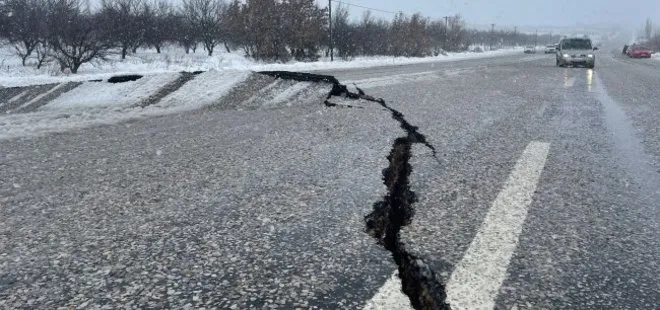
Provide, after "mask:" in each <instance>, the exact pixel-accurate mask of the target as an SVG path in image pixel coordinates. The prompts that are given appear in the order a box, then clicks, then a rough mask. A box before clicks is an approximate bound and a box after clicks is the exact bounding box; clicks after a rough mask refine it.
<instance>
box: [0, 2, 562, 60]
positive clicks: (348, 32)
mask: <svg viewBox="0 0 660 310" xmlns="http://www.w3.org/2000/svg"><path fill="white" fill-rule="evenodd" d="M177 3H178V4H176V5H175V4H171V3H170V2H167V1H162V0H155V1H149V0H102V1H101V3H100V5H99V6H95V7H90V1H81V0H4V1H0V39H1V40H2V42H3V44H4V45H9V46H11V47H12V49H13V50H14V51H15V54H16V56H17V57H20V60H21V64H22V65H23V66H34V67H36V68H41V67H42V66H44V65H45V64H49V63H54V64H56V66H58V68H59V70H60V71H62V72H68V73H76V72H77V71H78V69H79V68H80V66H81V65H82V64H85V63H89V62H94V61H103V60H105V59H107V57H108V55H110V54H119V55H121V59H125V58H126V56H127V55H130V54H134V53H136V51H137V49H138V48H141V47H142V48H153V49H155V50H156V51H157V53H161V50H162V49H163V47H164V46H170V45H172V44H176V45H179V46H180V47H181V48H182V49H183V50H185V52H186V53H198V52H199V53H205V54H206V55H208V56H213V55H214V53H217V51H218V49H221V50H222V51H226V52H235V51H241V52H242V53H243V54H244V55H245V56H246V57H249V58H251V59H254V60H259V61H265V62H288V61H290V60H297V61H316V60H318V59H319V57H321V56H328V55H329V54H330V46H331V44H330V43H331V42H330V36H329V32H330V24H331V23H330V17H329V14H328V10H327V8H326V7H318V6H317V5H316V1H314V0H244V1H241V0H234V1H224V0H182V1H181V2H177ZM332 30H333V31H332V32H333V36H332V37H333V39H332V43H333V44H332V46H334V48H333V53H334V54H335V55H336V56H338V57H340V58H342V59H351V58H353V57H358V56H406V57H426V56H437V55H439V54H441V53H443V52H445V51H450V52H454V51H465V50H467V49H468V47H469V46H471V45H474V44H477V45H493V46H502V45H508V46H514V45H525V44H530V43H533V42H535V41H538V42H555V41H557V39H558V37H557V38H555V37H552V36H550V35H545V36H538V37H535V35H534V34H525V33H516V32H515V31H486V30H475V29H468V28H467V27H466V25H465V21H464V20H463V19H462V18H461V17H460V16H453V17H447V18H445V19H441V20H432V19H429V18H426V17H424V16H422V15H421V14H419V13H417V14H413V15H406V14H402V13H400V14H397V15H396V16H394V17H393V18H392V19H391V20H386V19H382V18H375V17H373V16H372V15H371V14H370V13H369V12H366V13H365V14H363V16H362V17H361V18H360V19H359V20H356V21H352V20H350V19H349V12H348V9H347V7H342V6H337V7H334V8H333V14H332Z"/></svg>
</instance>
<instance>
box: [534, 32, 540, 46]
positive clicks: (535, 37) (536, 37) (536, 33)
mask: <svg viewBox="0 0 660 310" xmlns="http://www.w3.org/2000/svg"><path fill="white" fill-rule="evenodd" d="M538 40H539V30H538V29H536V32H534V47H536V43H538Z"/></svg>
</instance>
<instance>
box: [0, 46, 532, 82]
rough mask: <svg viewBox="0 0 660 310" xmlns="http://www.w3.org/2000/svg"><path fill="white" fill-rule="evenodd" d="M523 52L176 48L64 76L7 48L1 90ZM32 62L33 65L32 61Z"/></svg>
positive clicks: (1, 60) (2, 53)
mask: <svg viewBox="0 0 660 310" xmlns="http://www.w3.org/2000/svg"><path fill="white" fill-rule="evenodd" d="M520 52H521V49H514V48H511V49H501V50H497V51H485V52H481V53H475V52H465V53H447V55H446V56H445V55H440V56H437V57H424V58H409V57H388V56H373V57H355V58H352V59H350V60H342V59H339V58H335V61H333V62H331V61H330V59H329V58H325V57H324V58H321V59H320V60H319V61H316V62H295V61H293V62H289V63H275V64H273V63H263V62H257V61H253V60H251V59H248V58H246V57H245V56H243V55H242V52H241V51H235V52H232V53H227V52H225V51H224V50H222V49H218V50H216V51H215V52H214V55H213V56H211V57H209V56H207V55H206V54H205V51H203V50H201V49H200V50H197V52H196V53H192V52H191V53H190V54H186V53H185V52H184V51H183V49H181V48H180V47H177V46H170V47H165V48H164V49H163V50H162V53H161V54H158V53H156V51H155V50H153V49H140V50H138V52H137V53H136V54H134V55H129V56H127V57H126V59H124V60H121V59H120V57H119V55H117V54H113V55H111V56H110V57H109V59H108V60H107V61H96V62H94V63H88V64H83V66H82V67H81V68H80V70H79V73H78V74H71V75H68V76H64V75H62V74H61V73H60V72H59V68H58V66H57V65H56V64H54V63H51V64H47V65H45V66H44V67H43V68H41V69H39V70H37V69H36V68H35V67H34V66H27V67H23V66H22V65H21V63H20V58H19V57H18V56H16V55H15V53H14V51H13V50H12V49H11V48H9V47H8V46H4V47H1V48H0V86H5V87H9V86H22V85H31V84H45V83H54V82H62V81H86V80H91V79H106V78H108V77H110V76H113V75H118V74H127V73H138V74H149V73H163V72H180V71H207V70H218V71H220V70H248V71H249V70H251V71H260V70H290V71H315V70H327V69H350V68H364V67H375V66H383V65H401V64H413V63H426V62H438V61H455V60H463V59H473V58H485V57H495V56H501V55H509V54H515V53H520ZM29 62H34V60H30V61H29Z"/></svg>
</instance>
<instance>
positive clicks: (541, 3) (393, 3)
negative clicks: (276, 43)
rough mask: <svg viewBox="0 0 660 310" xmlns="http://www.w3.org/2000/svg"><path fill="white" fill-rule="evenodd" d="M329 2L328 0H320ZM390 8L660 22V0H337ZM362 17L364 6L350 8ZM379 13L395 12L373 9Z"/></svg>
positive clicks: (530, 19) (485, 16)
mask: <svg viewBox="0 0 660 310" xmlns="http://www.w3.org/2000/svg"><path fill="white" fill-rule="evenodd" d="M317 1H319V3H323V2H325V3H327V0H317ZM337 1H343V2H348V3H353V4H358V5H363V6H368V7H374V8H379V9H383V10H387V11H399V10H401V11H403V12H404V13H414V12H421V13H422V14H424V15H426V16H430V17H442V16H445V15H454V14H461V15H462V16H463V17H464V18H465V19H466V21H467V22H468V23H469V24H477V25H488V24H491V23H495V24H498V25H502V26H504V25H509V26H514V25H515V26H549V25H555V26H571V25H575V24H577V23H579V24H598V25H604V24H607V25H612V24H617V25H628V26H636V25H641V24H642V23H643V22H644V20H645V19H646V17H651V18H652V19H654V18H655V19H656V21H655V22H656V23H657V24H660V0H633V1H625V0H345V1H344V0H337ZM350 10H351V15H352V16H353V17H356V18H357V17H359V16H361V15H362V11H363V9H361V8H357V7H350ZM373 13H374V14H376V15H378V16H383V17H390V16H392V15H391V14H387V13H378V12H373Z"/></svg>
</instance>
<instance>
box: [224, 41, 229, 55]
mask: <svg viewBox="0 0 660 310" xmlns="http://www.w3.org/2000/svg"><path fill="white" fill-rule="evenodd" d="M223 44H224V45H225V49H226V50H227V53H231V50H230V49H229V45H227V42H224V43H223Z"/></svg>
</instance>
